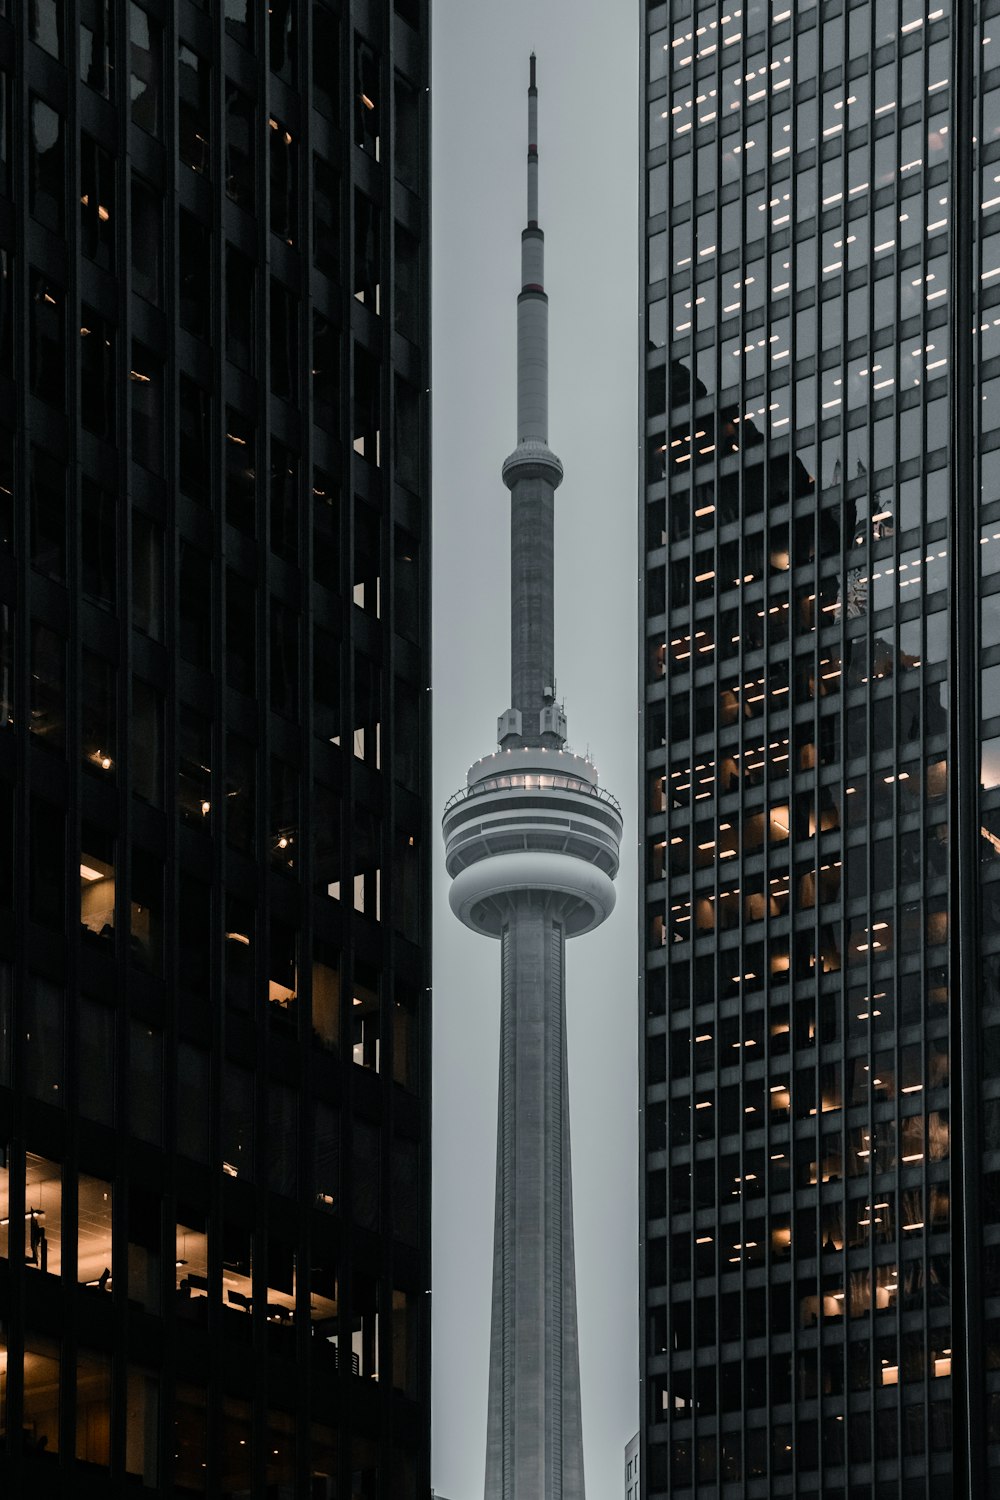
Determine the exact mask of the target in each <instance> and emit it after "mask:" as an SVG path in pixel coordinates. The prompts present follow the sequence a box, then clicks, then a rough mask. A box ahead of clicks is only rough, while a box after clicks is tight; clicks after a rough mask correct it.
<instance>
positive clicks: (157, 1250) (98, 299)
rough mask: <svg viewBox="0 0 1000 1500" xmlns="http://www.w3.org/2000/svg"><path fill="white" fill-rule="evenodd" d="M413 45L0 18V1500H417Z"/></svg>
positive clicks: (339, 17) (230, 18)
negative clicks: (194, 1499) (42, 1499)
mask: <svg viewBox="0 0 1000 1500" xmlns="http://www.w3.org/2000/svg"><path fill="white" fill-rule="evenodd" d="M428 66H429V34H428V11H427V6H426V4H425V3H424V0H395V3H394V4H392V3H389V0H341V3H337V0H312V3H309V0H273V3H272V4H270V5H269V6H260V5H256V4H253V3H251V0H226V3H225V4H224V5H221V4H219V5H216V4H209V3H208V0H202V3H196V0H176V3H171V4H167V3H165V0H143V3H142V4H138V3H134V0H132V3H129V0H80V3H79V4H78V5H73V6H68V5H66V6H64V5H63V4H61V3H59V0H32V3H31V4H23V5H21V4H17V3H13V4H12V3H11V0H0V414H2V415H0V825H2V827H0V1200H2V1201H0V1490H3V1492H4V1493H5V1494H6V1493H10V1494H12V1495H13V1494H36V1495H48V1494H54V1495H55V1494H59V1495H73V1496H84V1495H89V1494H94V1495H101V1496H104V1495H109V1494H124V1493H129V1494H131V1493H133V1492H142V1491H143V1490H144V1491H146V1492H149V1493H153V1494H162V1495H167V1494H169V1495H186V1494H211V1495H215V1496H226V1497H241V1500H242V1497H249V1496H257V1495H261V1496H262V1495H265V1494H266V1495H268V1496H274V1497H279V1496H280V1497H292V1496H295V1497H299V1496H306V1495H308V1496H311V1497H315V1500H320V1497H323V1500H334V1497H351V1500H355V1497H357V1500H360V1497H364V1500H380V1497H383V1496H390V1495H391V1496H393V1497H394V1500H395V1497H403V1500H416V1497H417V1496H418V1495H420V1496H423V1495H426V1494H427V1493H428V1492H429V1488H430V1475H429V1378H428V1377H429V1346H430V1328H429V1298H428V1297H427V1295H426V1289H427V1288H428V1286H429V1284H430V1278H429V1270H430V1268H429V1203H430V1198H429V1144H430V1131H429V1124H430V1100H429V1059H430V1024H429V1012H428V1001H429V990H428V979H429V973H428V963H429V913H428V911H427V904H426V891H427V888H428V881H427V878H426V877H427V852H428V849H429V840H428V829H429V824H428V805H429V804H428V794H429V763H428V750H429V694H428V687H427V684H428V678H429V654H428V629H429V596H428V577H429V571H428V564H429V527H428V521H429V492H428V466H429V452H428V445H429V428H428V421H427V399H428V398H427V395H426V392H427V389H428V387H429V383H430V382H429V339H428V297H429V294H428V286H429V281H428V274H427V272H428V259H427V257H428V224H429V221H428V210H429V202H428V189H427V183H428V175H427V163H428V120H427V115H428V98H429V95H428V92H427V85H428Z"/></svg>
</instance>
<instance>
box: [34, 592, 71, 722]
mask: <svg viewBox="0 0 1000 1500" xmlns="http://www.w3.org/2000/svg"><path fill="white" fill-rule="evenodd" d="M29 728H30V730H31V732H32V734H35V735H37V736H38V738H39V740H40V741H42V743H44V744H46V745H50V746H52V748H53V749H55V750H62V749H64V748H65V745H66V643H65V641H64V640H63V638H62V636H60V635H57V634H56V632H55V631H53V630H49V628H48V626H46V625H41V624H39V623H38V621H35V622H34V623H33V624H32V627H31V719H30V722H29Z"/></svg>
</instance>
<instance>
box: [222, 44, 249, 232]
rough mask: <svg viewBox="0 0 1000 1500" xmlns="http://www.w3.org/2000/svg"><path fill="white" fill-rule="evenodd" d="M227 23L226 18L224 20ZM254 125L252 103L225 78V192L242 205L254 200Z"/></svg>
mask: <svg viewBox="0 0 1000 1500" xmlns="http://www.w3.org/2000/svg"><path fill="white" fill-rule="evenodd" d="M226 24H227V26H228V20H227V23H226ZM255 139H256V127H255V121H254V107H253V102H252V100H250V99H249V98H248V97H247V95H246V94H244V93H241V91H240V90H239V89H238V88H237V87H236V85H235V83H233V82H232V81H231V80H230V79H228V78H227V79H226V192H227V194H228V195H229V197H230V198H232V200H233V202H234V203H238V204H239V205H240V206H241V208H247V209H251V210H252V208H253V203H254V166H255V154H254V142H255Z"/></svg>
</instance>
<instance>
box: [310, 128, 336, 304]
mask: <svg viewBox="0 0 1000 1500" xmlns="http://www.w3.org/2000/svg"><path fill="white" fill-rule="evenodd" d="M312 203H313V264H314V265H315V266H316V268H317V270H320V271H322V272H323V274H324V275H325V276H329V277H330V278H331V280H333V281H337V280H339V277H340V174H339V173H338V172H337V170H336V168H335V167H333V166H331V165H330V163H329V162H328V161H327V160H326V159H325V157H322V156H314V157H313V199H312Z"/></svg>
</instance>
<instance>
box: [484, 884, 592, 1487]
mask: <svg viewBox="0 0 1000 1500" xmlns="http://www.w3.org/2000/svg"><path fill="white" fill-rule="evenodd" d="M562 904H563V898H556V899H555V900H553V899H552V898H551V897H546V896H545V895H541V896H539V895H534V894H532V893H530V892H526V893H524V894H518V895H511V896H510V897H508V899H507V922H506V924H505V926H504V930H503V935H502V938H501V954H502V958H501V967H502V977H501V994H502V999H501V1018H500V1088H499V1108H498V1122H497V1184H496V1224H495V1234H494V1249H493V1318H492V1332H491V1342H490V1386H489V1416H488V1425H487V1438H486V1500H536V1497H537V1500H583V1496H584V1479H583V1430H582V1419H581V1412H580V1358H579V1345H578V1338H577V1321H576V1266H575V1261H574V1254H573V1186H572V1173H571V1167H570V1134H569V1085H568V1071H567V1065H566V991H565V979H564V976H565V956H566V938H565V929H564V924H563V914H562V911H561V907H562Z"/></svg>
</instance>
